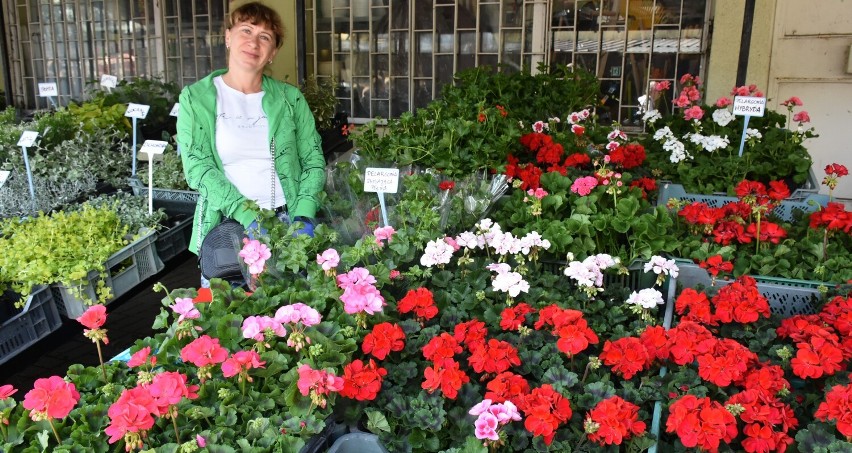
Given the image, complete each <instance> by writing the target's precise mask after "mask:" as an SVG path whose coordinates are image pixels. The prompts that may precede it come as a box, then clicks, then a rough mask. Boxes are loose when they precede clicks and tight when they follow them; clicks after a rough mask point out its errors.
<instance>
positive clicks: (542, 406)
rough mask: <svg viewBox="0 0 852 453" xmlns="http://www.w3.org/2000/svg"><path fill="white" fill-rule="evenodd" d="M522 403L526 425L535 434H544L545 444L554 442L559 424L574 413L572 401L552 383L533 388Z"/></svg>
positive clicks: (519, 405) (520, 407)
mask: <svg viewBox="0 0 852 453" xmlns="http://www.w3.org/2000/svg"><path fill="white" fill-rule="evenodd" d="M520 403H521V404H518V408H519V409H521V410H522V411H524V415H526V417H525V419H524V427H525V428H526V429H527V430H528V431H529V432H531V433H532V434H533V435H534V436H542V437H543V438H544V443H545V445H550V444H551V443H552V442H553V436H554V435H556V430H557V429H558V428H559V425H560V424H562V423H564V422H565V421H567V420H569V419H570V418H571V416H572V415H573V412H572V411H571V403H570V402H569V401H568V399H567V398H565V397H564V396H562V394H560V393H559V392H557V391H556V390H554V389H553V387H552V386H551V385H550V384H544V385H542V386H541V387H539V388H536V389H533V391H532V392H530V394H528V395H526V396H525V397H524V398H523V400H522V401H521V402H520Z"/></svg>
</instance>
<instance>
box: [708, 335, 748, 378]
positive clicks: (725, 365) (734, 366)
mask: <svg viewBox="0 0 852 453" xmlns="http://www.w3.org/2000/svg"><path fill="white" fill-rule="evenodd" d="M704 346H709V348H707V352H705V353H703V354H701V355H699V356H698V375H699V376H700V377H701V379H704V380H705V381H707V382H712V383H713V384H716V385H718V386H719V387H727V386H729V385H731V384H732V383H734V382H737V381H740V380H742V379H743V377H744V376H745V373H746V371H748V369H749V367H750V366H751V365H752V364H754V363H756V362H757V355H756V354H755V353H753V352H751V350H749V349H748V348H747V347H745V346H743V345H742V344H740V343H738V342H736V341H735V340H731V339H730V338H722V339H714V341H710V342H707V343H706V344H705V345H704Z"/></svg>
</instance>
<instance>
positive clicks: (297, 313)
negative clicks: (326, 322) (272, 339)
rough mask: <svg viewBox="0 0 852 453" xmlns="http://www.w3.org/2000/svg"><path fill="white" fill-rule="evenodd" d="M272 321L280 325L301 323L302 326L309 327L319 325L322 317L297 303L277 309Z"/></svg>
mask: <svg viewBox="0 0 852 453" xmlns="http://www.w3.org/2000/svg"><path fill="white" fill-rule="evenodd" d="M274 319H275V321H277V322H280V323H282V324H296V323H302V325H303V326H305V327H310V326H315V325H317V324H319V323H320V321H321V320H322V316H321V315H320V314H319V312H318V311H317V310H316V309H314V308H312V307H309V306H307V305H305V304H303V303H301V302H297V303H295V304H290V305H285V306H283V307H281V308H279V309H278V311H276V312H275V318H274Z"/></svg>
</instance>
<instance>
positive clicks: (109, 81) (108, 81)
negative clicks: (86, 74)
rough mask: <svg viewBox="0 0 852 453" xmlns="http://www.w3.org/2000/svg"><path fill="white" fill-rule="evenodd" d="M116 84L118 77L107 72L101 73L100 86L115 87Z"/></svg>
mask: <svg viewBox="0 0 852 453" xmlns="http://www.w3.org/2000/svg"><path fill="white" fill-rule="evenodd" d="M117 85H118V77H116V76H114V75H109V74H103V75H101V86H102V87H104V88H115V87H116V86H117Z"/></svg>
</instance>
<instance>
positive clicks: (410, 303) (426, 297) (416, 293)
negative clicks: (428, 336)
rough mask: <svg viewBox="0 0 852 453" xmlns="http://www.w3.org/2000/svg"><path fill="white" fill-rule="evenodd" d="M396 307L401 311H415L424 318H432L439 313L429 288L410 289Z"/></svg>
mask: <svg viewBox="0 0 852 453" xmlns="http://www.w3.org/2000/svg"><path fill="white" fill-rule="evenodd" d="M396 309H397V310H398V311H399V312H400V313H408V312H411V311H413V312H414V314H415V315H417V317H418V318H422V319H432V318H434V317H435V316H436V315H437V314H438V307H436V306H435V300H434V299H433V297H432V291H429V290H428V289H427V288H417V289H412V290H409V291H408V293H407V294H406V295H405V297H403V298H402V299H400V300H399V302H397V305H396Z"/></svg>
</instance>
